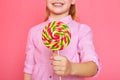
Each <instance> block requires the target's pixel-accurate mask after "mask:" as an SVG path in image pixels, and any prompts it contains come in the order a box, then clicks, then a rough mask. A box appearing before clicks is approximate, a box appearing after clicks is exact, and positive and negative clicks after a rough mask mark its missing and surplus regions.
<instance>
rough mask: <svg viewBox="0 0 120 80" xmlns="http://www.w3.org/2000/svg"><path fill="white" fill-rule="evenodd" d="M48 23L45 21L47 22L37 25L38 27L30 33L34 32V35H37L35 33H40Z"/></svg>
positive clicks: (34, 27) (33, 28)
mask: <svg viewBox="0 0 120 80" xmlns="http://www.w3.org/2000/svg"><path fill="white" fill-rule="evenodd" d="M47 23H48V22H47V21H45V22H42V23H40V24H37V25H35V26H33V27H31V28H30V30H29V31H30V32H34V33H35V32H38V31H40V30H42V29H43V27H44V26H45V25H46V24H47Z"/></svg>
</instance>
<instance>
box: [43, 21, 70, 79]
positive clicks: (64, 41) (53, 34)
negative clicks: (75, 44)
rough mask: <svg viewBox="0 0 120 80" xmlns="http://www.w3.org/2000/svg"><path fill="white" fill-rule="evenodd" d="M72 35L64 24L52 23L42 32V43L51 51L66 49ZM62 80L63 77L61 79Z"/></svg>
mask: <svg viewBox="0 0 120 80" xmlns="http://www.w3.org/2000/svg"><path fill="white" fill-rule="evenodd" d="M70 39H71V33H70V29H69V27H68V26H67V25H66V24H64V23H63V22H56V21H54V22H50V23H49V24H48V25H46V26H45V27H44V29H43V32H42V41H43V43H44V45H45V46H46V47H48V48H50V49H51V50H57V52H58V55H59V50H62V49H64V48H65V47H67V46H68V45H69V43H70ZM59 78H60V80H61V76H60V77H59Z"/></svg>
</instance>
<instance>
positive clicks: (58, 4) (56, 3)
mask: <svg viewBox="0 0 120 80" xmlns="http://www.w3.org/2000/svg"><path fill="white" fill-rule="evenodd" d="M52 5H53V6H55V7H61V6H63V5H64V4H63V3H61V2H54V3H52Z"/></svg>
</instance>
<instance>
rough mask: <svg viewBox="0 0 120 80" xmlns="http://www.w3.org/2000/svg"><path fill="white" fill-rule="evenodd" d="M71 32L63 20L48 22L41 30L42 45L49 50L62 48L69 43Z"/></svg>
mask: <svg viewBox="0 0 120 80" xmlns="http://www.w3.org/2000/svg"><path fill="white" fill-rule="evenodd" d="M70 39H71V33H70V29H69V27H68V26H67V25H66V24H65V23H63V22H56V21H54V22H50V23H49V24H48V25H46V26H45V27H44V29H43V32H42V41H43V43H44V45H45V46H46V47H48V48H50V49H51V50H62V49H64V48H65V47H67V46H68V45H69V43H70Z"/></svg>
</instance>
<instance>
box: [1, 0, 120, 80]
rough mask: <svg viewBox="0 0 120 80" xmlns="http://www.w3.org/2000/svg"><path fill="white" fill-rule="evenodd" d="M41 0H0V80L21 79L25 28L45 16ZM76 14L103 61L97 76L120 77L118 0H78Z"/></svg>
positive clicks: (108, 79)
mask: <svg viewBox="0 0 120 80" xmlns="http://www.w3.org/2000/svg"><path fill="white" fill-rule="evenodd" d="M44 4H45V3H44V0H0V80H23V66H24V65H23V64H24V60H25V45H26V40H27V34H28V30H29V29H30V28H31V27H32V26H34V25H36V24H39V23H40V22H42V21H43V20H44V18H45V5H44ZM77 16H78V17H79V21H80V22H81V23H86V24H88V25H90V26H91V28H92V30H93V34H94V43H95V47H96V51H97V52H98V55H99V58H100V61H101V63H102V70H101V72H100V74H99V75H98V76H97V77H96V78H89V79H87V80H120V76H119V75H120V69H119V68H120V62H119V61H120V0H77Z"/></svg>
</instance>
